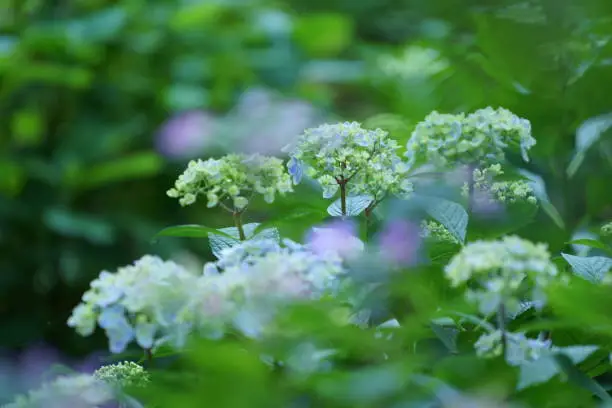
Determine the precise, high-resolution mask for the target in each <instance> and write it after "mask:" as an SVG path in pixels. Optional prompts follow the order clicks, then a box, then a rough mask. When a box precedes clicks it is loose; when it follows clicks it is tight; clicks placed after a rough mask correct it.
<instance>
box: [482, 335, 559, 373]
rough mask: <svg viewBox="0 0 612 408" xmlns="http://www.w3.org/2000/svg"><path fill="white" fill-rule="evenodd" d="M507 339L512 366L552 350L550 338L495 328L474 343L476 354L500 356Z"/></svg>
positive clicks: (508, 358) (485, 356) (508, 354)
mask: <svg viewBox="0 0 612 408" xmlns="http://www.w3.org/2000/svg"><path fill="white" fill-rule="evenodd" d="M504 338H505V340H506V355H505V358H506V361H507V362H508V364H510V365H512V366H515V367H516V366H519V365H522V364H525V363H527V362H530V361H535V360H537V359H539V358H540V357H541V356H542V355H543V354H545V353H548V352H550V350H551V347H552V342H551V341H550V340H546V341H544V340H540V339H530V338H528V337H526V336H525V334H524V333H513V332H505V333H502V331H501V330H495V331H493V332H491V333H485V334H483V335H481V336H480V338H479V339H478V340H477V341H476V343H474V348H475V349H476V355H478V356H479V357H484V358H493V357H499V356H501V355H502V352H503V349H504V346H503V341H504Z"/></svg>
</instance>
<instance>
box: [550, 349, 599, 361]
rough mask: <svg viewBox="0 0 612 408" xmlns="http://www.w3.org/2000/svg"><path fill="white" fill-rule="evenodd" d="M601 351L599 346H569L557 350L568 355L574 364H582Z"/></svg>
mask: <svg viewBox="0 0 612 408" xmlns="http://www.w3.org/2000/svg"><path fill="white" fill-rule="evenodd" d="M598 349H599V347H597V346H591V345H580V346H567V347H560V348H558V349H555V351H557V352H559V353H562V354H564V355H566V356H567V357H568V358H569V359H570V360H571V361H572V363H574V364H580V363H582V362H583V361H584V360H586V359H587V357H589V356H590V355H591V354H593V353H594V352H596V351H597V350H598Z"/></svg>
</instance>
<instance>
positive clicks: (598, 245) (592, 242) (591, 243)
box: [566, 238, 612, 254]
mask: <svg viewBox="0 0 612 408" xmlns="http://www.w3.org/2000/svg"><path fill="white" fill-rule="evenodd" d="M566 244H567V245H584V246H588V247H591V248H595V249H601V250H602V251H606V252H608V253H610V254H612V249H610V247H609V246H607V245H606V244H604V243H603V242H601V241H598V240H596V239H589V238H580V239H574V240H572V241H569V242H566Z"/></svg>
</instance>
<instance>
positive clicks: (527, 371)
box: [516, 355, 559, 390]
mask: <svg viewBox="0 0 612 408" xmlns="http://www.w3.org/2000/svg"><path fill="white" fill-rule="evenodd" d="M558 373H559V367H558V366H557V363H556V362H555V359H554V357H553V356H552V355H543V356H542V357H540V358H539V359H537V360H535V361H530V362H528V363H525V364H521V366H520V368H519V380H518V384H517V385H516V388H517V390H523V389H525V388H527V387H531V386H532V385H537V384H541V383H544V382H546V381H548V380H550V379H551V378H553V377H554V376H555V375H557V374H558Z"/></svg>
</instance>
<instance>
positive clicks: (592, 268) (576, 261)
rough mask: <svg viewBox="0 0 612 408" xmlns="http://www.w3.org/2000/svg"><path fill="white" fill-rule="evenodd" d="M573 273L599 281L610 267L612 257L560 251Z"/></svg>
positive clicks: (589, 279) (591, 280)
mask: <svg viewBox="0 0 612 408" xmlns="http://www.w3.org/2000/svg"><path fill="white" fill-rule="evenodd" d="M561 256H562V257H563V259H565V260H566V261H567V263H569V264H570V266H571V267H572V270H573V271H574V273H575V274H576V275H578V276H580V277H581V278H584V279H586V280H588V281H590V282H599V281H601V279H602V278H603V276H604V275H605V274H606V273H607V272H608V271H609V270H610V268H612V259H610V258H607V257H605V256H590V257H586V256H575V255H569V254H565V253H561Z"/></svg>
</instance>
